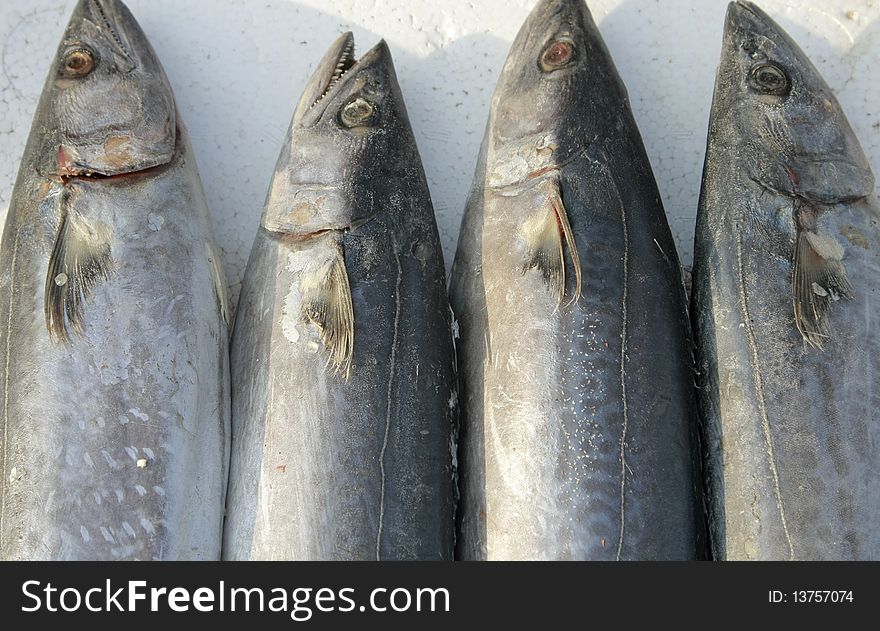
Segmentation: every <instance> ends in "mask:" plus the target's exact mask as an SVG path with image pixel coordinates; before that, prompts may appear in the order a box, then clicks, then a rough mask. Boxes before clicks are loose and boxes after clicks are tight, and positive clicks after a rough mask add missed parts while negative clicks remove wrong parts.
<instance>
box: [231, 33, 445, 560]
mask: <svg viewBox="0 0 880 631" xmlns="http://www.w3.org/2000/svg"><path fill="white" fill-rule="evenodd" d="M353 52H354V41H353V39H352V37H351V34H345V35H343V36H342V37H340V38H339V39H338V40H337V42H336V43H335V44H334V45H333V46H332V47H331V49H330V51H329V52H328V53H327V54H326V56H325V57H324V59H323V60H322V62H321V63H320V64H319V66H318V69H317V70H316V71H315V74H314V76H313V77H312V79H311V81H310V83H309V84H308V86H307V87H306V90H305V94H304V95H303V97H302V99H301V101H300V104H299V106H298V108H297V111H296V113H295V114H294V118H293V122H292V123H291V127H290V131H289V133H288V137H287V140H286V141H285V146H284V148H283V150H282V153H281V156H280V158H279V161H278V165H277V167H276V170H275V176H274V178H273V182H272V186H271V190H270V192H269V195H268V199H267V202H266V206H265V209H264V211H263V216H262V220H261V225H260V228H259V231H258V234H257V237H256V240H255V242H254V246H253V250H252V252H251V258H250V261H249V263H248V267H247V271H246V273H245V277H244V281H243V289H242V298H241V302H240V306H239V308H238V312H237V316H236V323H235V331H234V334H233V342H232V374H233V456H232V470H231V478H230V493H229V506H228V518H227V521H226V527H225V534H224V558H226V559H288V560H301V559H311V560H327V559H338V560H371V559H377V560H384V559H450V558H451V557H452V542H453V510H454V495H453V493H454V488H455V487H454V480H453V476H454V473H455V471H454V463H453V454H454V452H455V445H454V435H455V429H456V423H457V419H458V402H457V386H456V374H455V351H454V346H453V340H452V319H451V313H450V309H449V302H448V298H447V294H446V278H445V271H444V266H443V258H442V252H441V248H440V241H439V237H438V233H437V227H436V224H435V221H434V214H433V209H432V206H431V200H430V195H429V192H428V187H427V183H426V181H425V176H424V173H423V171H422V166H421V160H420V159H419V155H418V151H417V148H416V144H415V140H414V138H413V135H412V130H411V129H410V125H409V120H408V118H407V114H406V109H405V106H404V103H403V98H402V96H401V94H400V88H399V87H398V84H397V79H396V77H395V73H394V68H393V64H392V60H391V55H390V52H389V51H388V47H387V46H386V45H385V43H384V42H381V43H380V44H378V45H377V46H376V47H375V48H373V49H372V50H370V51H369V52H367V53H366V54H365V55H364V56H363V57H362V58H361V59H360V60H359V61H355V60H354V56H353Z"/></svg>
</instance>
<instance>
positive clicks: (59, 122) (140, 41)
mask: <svg viewBox="0 0 880 631" xmlns="http://www.w3.org/2000/svg"><path fill="white" fill-rule="evenodd" d="M38 115H43V116H46V117H47V118H46V119H45V124H44V125H43V127H42V129H43V130H45V131H44V135H45V138H44V145H43V151H42V157H41V160H40V170H41V171H42V172H43V173H44V174H46V175H57V176H79V175H92V174H95V173H97V174H101V175H107V176H111V175H119V174H121V173H132V172H135V171H141V170H143V169H147V168H150V167H154V166H157V165H161V164H166V163H168V162H169V161H170V160H171V157H172V156H173V154H174V148H175V141H176V111H175V105H174V97H173V96H172V93H171V88H170V86H169V84H168V80H167V78H166V77H165V73H164V71H163V70H162V67H161V65H160V64H159V61H158V59H157V58H156V54H155V53H154V52H153V49H152V47H151V46H150V44H149V42H147V39H146V37H145V35H144V33H143V31H142V30H141V28H140V26H139V25H138V24H137V22H136V21H135V19H134V17H132V15H131V13H130V12H129V11H128V8H126V6H125V5H124V4H122V3H121V2H119V1H118V0H80V2H79V4H77V6H76V8H75V10H74V12H73V15H72V17H71V18H70V22H69V23H68V25H67V29H66V30H65V32H64V38H63V40H62V41H61V45H60V46H59V48H58V53H57V55H56V56H55V59H54V61H53V65H52V69H51V70H50V74H49V78H48V81H47V85H46V89H45V91H44V95H43V100H42V101H41V105H40V110H39V114H38Z"/></svg>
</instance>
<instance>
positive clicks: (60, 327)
mask: <svg viewBox="0 0 880 631" xmlns="http://www.w3.org/2000/svg"><path fill="white" fill-rule="evenodd" d="M112 268H113V260H112V258H111V255H110V231H109V229H107V227H106V226H103V225H101V224H99V223H95V224H94V225H93V224H91V223H90V222H88V221H87V220H86V219H85V218H84V217H82V216H80V215H79V214H77V213H70V212H64V213H63V214H62V217H61V225H60V226H59V227H58V235H57V236H56V237H55V245H54V247H53V248H52V254H51V256H50V257H49V271H48V273H47V274H46V289H45V297H44V311H45V315H46V327H47V329H48V331H49V335H50V336H55V337H57V338H58V339H59V340H61V341H64V342H70V332H71V330H72V331H73V332H74V333H76V334H82V333H83V304H84V303H85V301H86V300H87V299H88V297H89V295H90V294H91V292H92V289H93V288H94V287H95V285H97V284H98V283H99V282H101V281H103V280H107V279H108V278H109V277H110V274H111V272H112Z"/></svg>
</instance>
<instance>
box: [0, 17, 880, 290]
mask: <svg viewBox="0 0 880 631" xmlns="http://www.w3.org/2000/svg"><path fill="white" fill-rule="evenodd" d="M533 3H534V0H479V1H477V0H474V1H470V0H295V1H294V0H187V1H186V2H184V1H182V0H128V5H129V7H130V8H131V10H132V12H133V13H134V15H135V17H136V18H137V19H138V21H139V22H140V24H141V26H142V27H143V28H144V30H145V31H146V33H147V36H148V38H149V39H150V41H151V42H152V44H153V47H154V48H155V49H156V51H157V53H158V55H159V57H160V59H161V61H162V63H163V65H164V66H165V69H166V71H167V72H168V75H169V77H170V80H171V83H172V85H173V87H174V91H175V96H176V98H177V102H178V104H179V107H180V109H181V112H182V115H183V118H184V120H185V122H186V125H187V127H188V128H189V130H190V133H191V136H192V140H193V144H194V146H195V152H196V157H197V159H198V162H199V166H200V169H201V173H202V179H203V181H204V184H205V189H206V191H207V194H208V200H209V203H210V205H211V209H212V212H213V220H214V234H215V237H216V239H217V242H218V245H219V246H220V248H221V250H222V254H223V263H224V266H225V268H226V273H227V276H228V279H229V284H230V289H231V292H232V296H231V297H232V299H233V300H235V299H237V295H238V288H239V284H240V278H241V275H242V272H243V271H244V265H245V263H246V261H247V257H248V253H249V251H250V247H251V242H252V239H253V236H254V233H255V230H256V228H257V225H258V221H259V215H260V210H261V207H262V204H263V201H264V198H265V195H266V190H267V188H268V184H269V179H270V177H271V175H272V170H273V166H274V164H275V160H276V157H277V155H278V151H279V148H280V144H281V142H282V140H283V138H284V133H285V131H286V129H287V125H288V122H289V120H290V116H291V114H292V113H293V107H294V105H295V103H296V101H297V100H298V98H299V95H300V92H301V90H302V87H303V85H304V83H305V81H306V79H307V77H308V75H309V74H310V73H311V71H312V69H313V68H314V66H315V64H316V63H317V61H318V60H319V59H320V57H321V56H322V55H323V53H324V52H325V50H326V48H327V47H328V46H329V44H330V42H331V41H332V40H333V39H334V38H335V37H336V36H337V35H338V34H339V33H340V32H342V31H344V30H353V31H354V33H355V39H356V42H357V45H358V50H359V51H361V52H363V51H364V50H366V49H367V48H369V47H371V46H372V45H373V44H374V43H375V42H376V41H377V40H378V39H379V38H380V37H384V38H385V39H386V40H387V41H388V43H389V45H390V46H391V49H392V52H393V54H394V57H395V62H396V66H397V71H398V76H399V78H400V83H401V86H402V89H403V92H404V96H405V97H406V100H407V107H408V109H409V113H410V118H411V120H412V124H413V127H414V128H415V133H416V137H417V139H418V144H419V149H420V150H421V154H422V158H423V160H424V163H425V170H426V171H427V175H428V181H429V183H430V186H431V193H432V195H433V198H434V205H435V209H436V212H437V220H438V224H439V226H440V233H441V236H442V238H443V245H444V254H445V256H446V261H447V265H448V264H451V261H452V256H453V254H454V250H455V244H456V239H457V233H458V225H459V220H460V217H461V212H462V209H463V206H464V202H465V198H466V195H467V191H468V188H469V187H470V183H471V178H472V175H473V168H474V163H475V161H476V157H477V151H478V148H479V144H480V141H481V138H482V133H483V129H484V126H485V124H486V117H487V115H488V108H489V101H490V98H491V95H492V90H493V89H494V86H495V81H496V79H497V77H498V73H499V70H500V68H501V65H502V64H503V62H504V59H505V57H506V55H507V51H508V48H509V46H510V42H511V40H512V39H513V37H514V35H515V34H516V32H517V30H518V29H519V27H520V25H521V23H522V21H523V20H524V19H525V17H526V15H527V14H528V11H529V9H530V8H531V6H532V5H533ZM74 4H75V2H74V0H0V222H2V220H3V219H4V218H5V214H6V209H7V207H8V204H9V198H10V194H11V192H12V185H13V183H14V179H15V175H16V173H17V171H18V166H19V161H20V159H21V153H22V150H23V148H24V143H25V140H26V138H27V134H28V130H29V128H30V123H31V117H32V116H33V111H34V108H35V107H36V103H37V98H38V96H39V92H40V90H41V88H42V85H43V81H44V78H45V74H46V72H47V70H48V67H49V63H50V59H51V57H52V55H53V54H54V53H55V49H56V47H57V45H58V41H59V39H60V37H61V33H62V31H63V29H64V25H65V24H66V22H67V19H68V15H69V13H70V11H71V9H72V7H73V5H74ZM726 4H727V3H726V1H725V0H592V1H591V2H590V7H591V9H592V11H593V15H594V17H595V18H596V20H597V21H598V22H599V28H600V30H601V31H602V34H603V36H604V37H605V40H606V42H607V43H608V46H609V48H610V49H611V52H612V54H613V55H614V59H615V62H616V64H617V67H618V69H619V70H620V73H621V75H622V76H623V79H624V81H625V82H626V84H627V87H628V89H629V94H630V97H631V100H632V105H633V109H634V110H635V115H636V118H637V120H638V122H639V124H640V126H641V130H642V134H643V136H644V138H645V143H646V145H647V149H648V155H649V156H650V158H651V162H652V164H653V166H654V171H655V173H656V175H657V179H658V183H659V185H660V191H661V193H662V195H663V199H664V202H665V204H666V211H667V213H668V215H669V219H670V223H671V225H672V229H673V232H674V233H675V235H676V239H677V242H678V246H679V251H680V254H681V256H682V259H683V262H685V263H690V261H691V251H692V232H693V224H694V215H695V212H696V206H697V196H698V193H699V188H700V175H701V169H702V161H703V152H704V149H705V146H704V145H705V136H706V126H707V122H708V112H709V106H710V102H711V96H712V86H713V83H714V77H715V68H716V65H717V60H718V54H719V49H720V40H721V31H722V27H723V20H724V12H725V8H726ZM760 4H761V5H762V6H763V7H764V8H765V9H766V10H767V11H768V12H769V13H770V14H771V15H772V16H774V17H775V18H776V19H777V20H778V21H779V22H781V23H782V25H783V26H784V27H785V28H786V29H788V30H789V32H790V33H791V34H792V35H793V36H794V37H795V39H796V40H797V41H798V42H799V43H800V44H801V46H802V47H803V48H804V50H805V51H806V52H807V54H809V55H810V56H811V58H812V59H813V61H814V63H815V64H816V65H817V66H818V68H819V69H820V70H821V71H822V72H823V74H824V75H825V77H826V79H827V80H828V82H829V83H830V84H831V86H832V87H833V88H834V89H835V90H836V92H837V93H838V96H839V98H840V100H841V102H842V103H843V106H844V109H845V110H846V112H847V113H848V115H849V118H850V121H851V122H852V124H853V126H854V128H855V129H856V131H857V132H858V134H859V137H860V138H861V140H862V143H863V145H864V146H865V149H866V151H867V152H868V154H869V157H870V158H871V160H872V164H873V166H874V168H875V170H880V82H878V80H877V79H878V66H880V21H878V18H880V0H763V2H761V3H760Z"/></svg>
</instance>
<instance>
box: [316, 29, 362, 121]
mask: <svg viewBox="0 0 880 631" xmlns="http://www.w3.org/2000/svg"><path fill="white" fill-rule="evenodd" d="M343 37H345V39H344V41H343V42H342V44H343V45H342V47H341V48H340V49H339V51H338V53H337V54H336V62H335V63H334V64H332V65H330V66H329V67H328V68H327V71H326V74H325V77H324V89H323V90H322V91H321V93H320V94H318V96H317V97H316V98H315V99H314V100H313V101H312V104H311V106H310V109H311V108H314V107H315V106H316V105H317V104H318V103H320V102H321V101H322V100H323V99H324V97H326V96H327V95H328V94H330V92H332V91H333V88H335V87H336V86H337V85H339V82H340V81H342V77H344V76H345V73H346V72H348V71H349V70H351V69H352V68H353V67H354V66H355V65H356V64H357V59H356V58H355V55H354V36H353V35H352V34H351V33H346V34H345V35H344V36H343Z"/></svg>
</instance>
